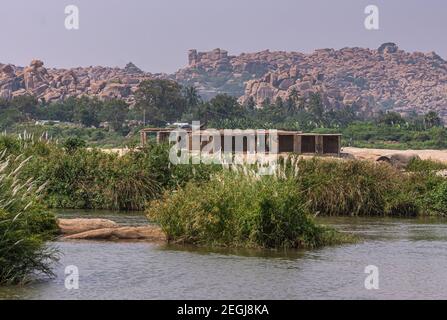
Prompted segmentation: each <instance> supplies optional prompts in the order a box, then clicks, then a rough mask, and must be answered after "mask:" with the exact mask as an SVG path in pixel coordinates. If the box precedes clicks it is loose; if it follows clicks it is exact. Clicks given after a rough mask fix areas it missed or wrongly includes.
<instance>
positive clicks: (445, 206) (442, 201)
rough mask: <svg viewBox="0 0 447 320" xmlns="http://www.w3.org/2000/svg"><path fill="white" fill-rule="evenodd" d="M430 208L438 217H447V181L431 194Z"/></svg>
mask: <svg viewBox="0 0 447 320" xmlns="http://www.w3.org/2000/svg"><path fill="white" fill-rule="evenodd" d="M428 203H429V208H430V209H431V210H432V211H433V212H434V213H435V214H437V215H442V216H447V181H443V182H442V183H440V184H439V185H437V186H436V188H435V189H434V190H433V191H432V192H431V193H430V194H429V197H428Z"/></svg>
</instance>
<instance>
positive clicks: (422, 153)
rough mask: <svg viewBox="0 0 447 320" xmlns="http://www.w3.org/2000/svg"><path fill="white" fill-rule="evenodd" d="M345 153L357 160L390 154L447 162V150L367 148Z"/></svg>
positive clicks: (345, 149)
mask: <svg viewBox="0 0 447 320" xmlns="http://www.w3.org/2000/svg"><path fill="white" fill-rule="evenodd" d="M342 152H343V153H347V154H352V155H353V156H354V157H355V158H356V159H361V160H375V159H377V158H378V157H380V156H385V155H389V154H396V153H403V154H417V155H418V156H419V157H420V158H421V159H422V160H435V161H441V162H447V150H390V149H367V148H352V147H346V148H342Z"/></svg>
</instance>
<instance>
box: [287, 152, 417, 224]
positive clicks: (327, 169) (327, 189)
mask: <svg viewBox="0 0 447 320" xmlns="http://www.w3.org/2000/svg"><path fill="white" fill-rule="evenodd" d="M284 166H285V170H286V171H287V172H288V174H289V175H293V176H295V180H296V184H297V188H298V189H299V190H300V191H301V192H302V194H303V196H304V198H305V199H307V200H308V201H309V208H310V210H311V211H312V212H315V213H317V214H320V215H326V216H327V215H328V216H338V215H351V216H358V215H367V216H371V215H373V216H383V215H416V214H417V213H418V210H416V211H411V212H409V210H407V211H405V210H400V208H401V207H402V206H403V205H404V204H403V203H400V202H399V203H397V202H396V199H401V198H402V197H403V195H402V194H405V195H406V194H408V195H411V193H410V192H409V190H405V189H404V188H403V186H404V185H405V184H409V181H408V178H407V176H405V175H404V174H403V173H401V172H400V171H398V170H397V169H395V168H393V167H391V166H389V165H388V164H384V163H371V162H368V161H358V160H347V161H339V160H325V159H316V158H315V159H311V160H305V159H298V158H293V157H291V158H289V159H288V161H286V163H285V164H284ZM408 207H409V208H410V209H411V208H412V206H408Z"/></svg>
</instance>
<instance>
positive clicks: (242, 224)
mask: <svg viewBox="0 0 447 320" xmlns="http://www.w3.org/2000/svg"><path fill="white" fill-rule="evenodd" d="M147 213H148V216H149V218H150V219H151V220H154V221H157V222H158V223H160V225H161V226H162V228H163V230H164V231H165V232H166V234H167V236H168V238H169V240H171V241H174V242H177V243H179V242H181V243H192V244H196V245H213V246H228V247H264V248H316V247H321V246H325V245H331V244H340V243H344V242H349V241H353V240H354V239H353V238H352V237H351V236H349V235H347V234H342V233H339V232H337V231H335V230H334V229H332V228H329V227H325V226H320V225H317V224H316V223H315V222H314V220H313V218H312V217H311V215H310V214H309V211H308V207H307V206H306V199H305V198H304V197H303V196H302V194H301V193H300V192H299V190H298V189H297V188H296V184H295V183H294V181H293V179H290V178H278V177H276V176H263V177H257V176H256V175H252V174H241V173H235V172H231V171H226V172H222V173H219V174H217V175H216V176H214V177H213V178H212V179H210V180H209V181H206V182H204V183H197V182H189V183H188V184H186V186H185V187H184V188H182V189H180V190H178V191H177V192H175V193H170V192H168V193H166V194H165V195H164V196H163V197H162V198H161V199H159V200H157V201H154V202H152V203H151V204H150V205H149V206H148V210H147Z"/></svg>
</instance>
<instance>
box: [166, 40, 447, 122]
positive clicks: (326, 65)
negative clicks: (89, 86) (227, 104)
mask: <svg viewBox="0 0 447 320" xmlns="http://www.w3.org/2000/svg"><path fill="white" fill-rule="evenodd" d="M173 78H174V79H176V80H177V81H179V82H180V83H182V84H187V85H195V86H196V87H198V88H199V91H200V92H202V93H205V95H209V96H212V95H215V94H217V93H229V94H232V95H234V96H238V97H239V96H241V95H243V96H242V97H241V98H240V101H241V102H242V103H244V102H246V101H248V99H253V100H254V102H255V103H256V104H257V105H258V106H260V105H262V102H263V101H264V100H266V99H269V100H270V101H271V102H274V101H275V100H276V99H277V98H282V99H283V100H284V99H287V98H288V97H289V96H290V95H291V93H293V94H294V95H298V96H299V97H302V98H304V99H306V98H308V97H309V96H310V94H311V93H316V92H318V93H320V94H321V95H322V97H323V101H324V104H325V105H326V106H327V107H328V108H334V109H337V108H342V107H344V106H352V105H354V104H355V106H357V107H358V110H359V111H361V112H364V113H366V114H371V113H374V112H376V111H377V110H384V109H386V110H389V109H392V110H394V111H396V112H400V113H401V114H403V115H405V114H408V113H411V112H413V111H416V113H419V114H422V113H426V112H428V111H432V110H433V111H436V112H438V113H439V114H440V115H441V116H442V117H443V118H444V119H445V120H447V62H446V61H444V60H443V59H442V58H441V57H440V56H438V55H437V54H436V53H434V52H431V53H425V54H424V53H420V52H413V53H409V52H405V51H402V50H399V48H398V46H397V45H396V44H394V43H385V44H383V45H381V46H380V47H379V48H378V49H377V50H372V49H363V48H344V49H341V50H334V49H320V50H316V51H315V52H313V53H311V54H303V53H299V52H270V51H262V52H258V53H251V54H245V53H244V54H241V55H239V56H231V55H228V53H227V52H226V51H224V50H220V49H215V50H213V51H211V52H197V51H196V50H191V51H190V52H189V65H188V67H186V68H184V69H181V70H179V71H178V72H177V73H176V74H175V75H174V76H173Z"/></svg>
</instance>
